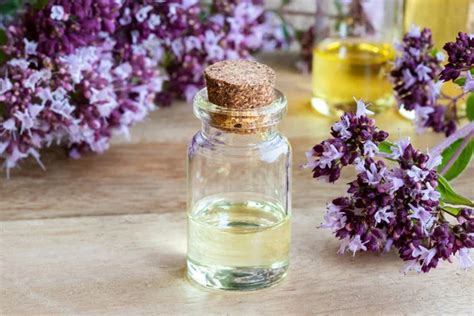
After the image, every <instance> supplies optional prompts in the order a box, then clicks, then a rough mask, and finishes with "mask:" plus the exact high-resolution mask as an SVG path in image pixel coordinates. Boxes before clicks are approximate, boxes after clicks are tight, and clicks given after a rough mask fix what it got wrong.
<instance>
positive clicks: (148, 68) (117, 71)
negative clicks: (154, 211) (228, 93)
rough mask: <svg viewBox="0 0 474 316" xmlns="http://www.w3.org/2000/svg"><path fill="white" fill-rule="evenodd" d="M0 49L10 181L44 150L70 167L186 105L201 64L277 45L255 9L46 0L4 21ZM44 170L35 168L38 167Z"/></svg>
mask: <svg viewBox="0 0 474 316" xmlns="http://www.w3.org/2000/svg"><path fill="white" fill-rule="evenodd" d="M4 27H5V30H4V32H5V33H6V35H7V38H8V40H7V42H6V43H4V44H3V45H2V46H0V50H1V52H2V53H3V55H4V56H7V60H6V61H5V62H4V63H3V64H2V65H0V158H2V160H4V163H3V167H4V168H5V169H6V170H7V174H8V173H9V170H10V169H11V168H14V167H15V166H17V165H18V163H19V162H20V161H21V160H22V159H24V158H27V157H28V156H32V157H34V158H36V159H37V161H38V163H39V164H40V165H41V162H40V160H39V156H40V150H41V149H42V148H44V147H46V146H50V145H51V144H59V145H62V146H65V147H66V148H67V150H68V152H69V154H70V156H72V157H74V158H78V157H80V155H81V154H82V153H84V152H88V151H93V152H102V151H104V150H106V149H107V148H108V145H109V140H110V137H111V136H112V134H113V133H116V132H118V133H122V134H124V135H126V136H127V135H128V129H129V127H130V126H131V125H133V124H134V123H136V122H139V121H142V120H143V119H144V117H145V116H146V115H147V114H148V112H149V111H150V110H152V109H154V107H155V104H158V105H166V104H169V103H170V102H171V100H172V98H174V97H185V98H186V99H188V100H189V99H191V97H192V96H193V95H194V94H195V92H196V91H197V90H198V89H199V88H200V87H201V86H202V85H203V83H204V82H203V78H202V72H203V69H204V67H205V66H206V65H208V64H210V63H213V62H215V61H218V60H222V59H237V58H250V57H251V56H250V54H251V53H253V52H255V51H257V50H260V49H264V48H270V49H271V48H275V47H278V46H281V45H283V44H284V40H285V39H284V36H283V35H282V34H281V31H279V30H280V26H279V25H278V21H277V20H276V19H274V16H272V15H270V13H268V12H265V11H264V10H263V4H262V3H261V1H257V0H254V1H250V0H242V1H237V0H236V1H219V0H215V1H213V2H212V4H211V5H207V4H200V3H199V2H198V1H197V0H186V1H185V0H173V1H163V2H162V1H158V2H157V1H154V0H140V1H132V0H100V1H92V0H79V1H73V2H71V1H65V0H49V1H46V2H45V4H44V6H43V7H42V8H40V9H38V8H36V7H34V6H27V7H26V9H25V11H24V12H22V13H20V14H19V15H18V16H17V17H16V18H15V19H12V20H11V21H9V22H8V23H7V24H6V25H5V26H4ZM41 166H42V165H41Z"/></svg>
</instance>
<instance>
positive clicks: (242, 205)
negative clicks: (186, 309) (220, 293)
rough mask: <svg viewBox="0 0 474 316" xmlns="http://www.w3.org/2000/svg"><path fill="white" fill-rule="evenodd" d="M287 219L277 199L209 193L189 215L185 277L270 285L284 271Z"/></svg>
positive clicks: (212, 283) (234, 285)
mask: <svg viewBox="0 0 474 316" xmlns="http://www.w3.org/2000/svg"><path fill="white" fill-rule="evenodd" d="M289 248H290V220H289V215H287V212H286V211H285V210H284V209H283V208H282V207H281V206H280V205H279V204H277V203H271V202H268V201H265V200H257V199H248V200H243V201H242V200H241V201H239V200H235V199H228V198H226V197H225V196H213V197H211V198H208V199H206V200H204V201H200V202H198V203H197V205H196V207H195V208H194V209H193V210H192V211H191V212H190V214H188V276H189V277H190V278H191V279H193V280H195V281H197V282H198V283H200V284H202V285H205V286H208V287H216V288H225V289H256V288H261V287H266V286H270V285H272V284H273V283H275V282H277V281H278V280H279V279H281V278H283V277H284V276H285V275H286V269H287V266H288V257H289Z"/></svg>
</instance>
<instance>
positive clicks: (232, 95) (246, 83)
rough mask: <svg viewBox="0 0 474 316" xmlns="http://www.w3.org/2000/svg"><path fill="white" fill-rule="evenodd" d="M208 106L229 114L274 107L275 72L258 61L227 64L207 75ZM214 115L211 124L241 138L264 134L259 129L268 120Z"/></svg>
mask: <svg viewBox="0 0 474 316" xmlns="http://www.w3.org/2000/svg"><path fill="white" fill-rule="evenodd" d="M204 77H205V79H206V86H207V97H208V100H209V102H211V103H213V104H216V105H219V106H221V107H225V108H227V109H229V110H236V111H244V112H245V111H246V110H248V111H250V110H252V109H257V108H260V107H263V106H266V105H269V104H271V103H272V102H273V101H274V99H275V89H274V86H275V72H274V71H273V69H271V68H270V67H268V66H266V65H263V64H260V63H258V62H255V61H248V60H226V61H221V62H218V63H215V64H213V65H211V66H208V67H207V68H206V70H205V71H204ZM244 112H240V113H242V114H241V115H233V116H231V115H228V114H218V113H214V114H212V115H211V120H210V124H211V125H213V126H214V127H217V128H219V129H222V130H227V131H230V132H234V133H239V134H249V133H256V132H263V131H265V130H266V128H257V126H259V125H260V124H261V123H262V122H263V121H264V120H265V119H266V118H265V117H258V116H257V117H256V116H251V115H245V114H243V113H244Z"/></svg>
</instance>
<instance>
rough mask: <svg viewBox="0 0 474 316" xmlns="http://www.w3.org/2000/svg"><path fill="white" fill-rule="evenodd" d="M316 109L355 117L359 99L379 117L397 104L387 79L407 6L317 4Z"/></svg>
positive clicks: (358, 0)
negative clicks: (368, 104)
mask: <svg viewBox="0 0 474 316" xmlns="http://www.w3.org/2000/svg"><path fill="white" fill-rule="evenodd" d="M316 5H317V9H316V10H317V11H316V12H317V13H316V25H315V46H314V50H313V86H312V89H313V98H312V100H311V104H312V106H313V107H314V108H315V109H316V110H317V111H318V112H320V113H322V114H324V115H329V116H331V115H338V114H340V112H342V111H353V110H354V108H355V105H356V102H355V100H354V98H358V99H360V98H361V99H363V100H364V101H366V102H368V103H371V104H372V106H371V107H370V109H371V110H372V111H375V112H380V111H382V110H383V109H386V108H388V107H390V106H392V105H393V104H394V101H393V92H392V86H391V84H390V82H389V81H388V78H387V75H388V72H389V71H390V67H391V65H390V64H391V62H392V61H393V59H394V56H395V51H394V48H393V43H394V41H396V40H399V39H400V37H401V33H402V31H403V0H317V1H316Z"/></svg>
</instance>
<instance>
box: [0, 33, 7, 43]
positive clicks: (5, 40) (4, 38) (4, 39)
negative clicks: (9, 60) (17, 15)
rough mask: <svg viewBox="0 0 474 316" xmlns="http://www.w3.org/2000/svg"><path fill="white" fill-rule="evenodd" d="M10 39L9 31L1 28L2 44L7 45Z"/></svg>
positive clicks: (0, 41) (0, 40) (0, 37)
mask: <svg viewBox="0 0 474 316" xmlns="http://www.w3.org/2000/svg"><path fill="white" fill-rule="evenodd" d="M7 41H8V37H7V33H6V32H5V30H3V29H0V45H5V44H6V43H7Z"/></svg>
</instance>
